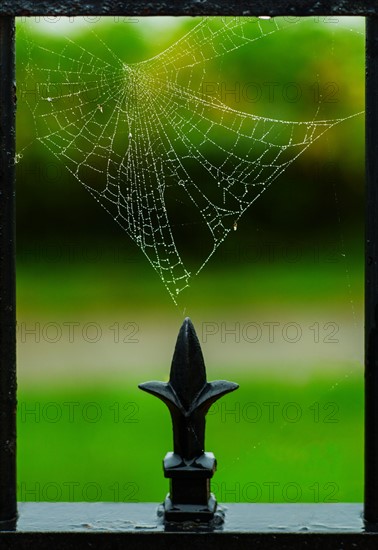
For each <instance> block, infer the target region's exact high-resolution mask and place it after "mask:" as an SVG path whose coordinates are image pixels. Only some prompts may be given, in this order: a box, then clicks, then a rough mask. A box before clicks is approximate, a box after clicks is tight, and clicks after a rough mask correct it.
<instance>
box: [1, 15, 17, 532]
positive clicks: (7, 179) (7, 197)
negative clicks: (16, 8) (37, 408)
mask: <svg viewBox="0 0 378 550" xmlns="http://www.w3.org/2000/svg"><path fill="white" fill-rule="evenodd" d="M14 40H15V24H14V18H13V17H0V527H1V522H9V521H12V520H13V519H14V518H15V517H16V514H17V503H16V294H15V238H14V237H15V232H14V230H15V204H14V203H15V185H14V180H15V167H14V159H15V109H16V88H15V53H14Z"/></svg>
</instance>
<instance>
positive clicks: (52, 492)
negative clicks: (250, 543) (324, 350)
mask: <svg viewBox="0 0 378 550" xmlns="http://www.w3.org/2000/svg"><path fill="white" fill-rule="evenodd" d="M142 378H143V377H142ZM251 378H252V376H248V377H247V376H246V374H245V373H243V374H240V375H238V374H237V373H235V372H234V373H233V376H232V379H235V380H236V381H238V382H239V383H240V389H239V390H238V391H237V392H235V393H234V394H231V395H229V396H227V397H226V398H224V399H223V400H220V401H219V402H218V403H217V404H215V405H214V406H213V409H212V410H211V411H210V412H209V416H208V422H207V442H206V450H208V451H213V452H214V454H215V455H216V457H217V459H218V471H217V473H216V474H215V477H214V480H213V489H214V491H215V492H216V493H217V496H218V499H219V500H222V501H225V502H227V501H231V502H232V501H247V502H252V501H253V502H270V501H273V502H288V501H294V502H296V501H302V502H317V501H320V502H331V501H338V502H344V501H346V502H349V501H362V476H363V473H362V472H363V469H362V464H363V390H362V385H363V380H362V376H359V375H356V374H354V375H350V376H348V375H347V376H345V377H343V378H342V379H340V377H339V376H337V375H333V376H331V375H327V376H326V375H323V376H322V377H320V376H319V377H317V378H315V379H313V380H311V381H307V382H306V383H297V384H295V383H294V384H293V383H292V382H291V383H290V384H289V383H287V382H282V381H271V380H262V379H260V380H259V379H257V380H251ZM140 381H141V378H140V376H139V377H138V378H134V379H133V380H128V381H127V384H125V385H124V387H120V386H119V385H118V386H115V385H114V386H111V385H109V386H105V387H104V386H99V385H97V386H96V385H95V384H92V385H91V384H90V383H89V384H88V386H87V388H83V387H76V388H75V387H66V388H60V389H56V388H54V389H52V388H51V389H49V388H46V387H44V389H43V390H39V391H37V390H31V389H27V388H25V389H21V391H20V395H19V412H18V430H19V444H18V457H19V474H18V485H19V498H20V500H51V501H54V500H62V501H70V500H76V501H82V500H90V501H91V500H102V501H160V500H161V499H162V498H163V497H164V495H165V494H166V492H167V490H168V481H167V480H165V479H164V477H163V472H162V465H161V463H162V458H163V457H164V455H165V453H166V452H167V451H170V450H172V442H171V422H170V418H169V414H168V411H167V410H166V407H165V406H164V405H163V404H162V403H161V402H158V400H156V399H154V398H153V397H151V396H150V395H147V394H144V393H142V392H140V391H139V390H138V389H137V387H136V385H137V382H140ZM267 403H270V405H268V404H267ZM269 409H270V411H271V415H270V416H269ZM273 410H274V413H273V412H272V411H273ZM31 411H34V412H31Z"/></svg>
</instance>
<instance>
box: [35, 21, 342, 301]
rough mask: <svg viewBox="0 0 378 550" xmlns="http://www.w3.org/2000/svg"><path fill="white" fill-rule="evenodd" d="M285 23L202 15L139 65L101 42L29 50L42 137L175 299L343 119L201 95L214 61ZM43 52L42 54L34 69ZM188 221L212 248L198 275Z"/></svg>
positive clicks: (201, 261)
mask: <svg viewBox="0 0 378 550" xmlns="http://www.w3.org/2000/svg"><path fill="white" fill-rule="evenodd" d="M286 26H287V25H286ZM282 28H285V25H283V24H280V23H279V22H277V21H274V22H273V21H270V22H269V25H267V22H265V21H260V20H258V19H255V18H253V19H252V18H227V19H222V20H220V19H219V18H205V19H202V20H201V21H200V22H199V23H198V24H197V25H196V26H195V27H194V28H193V29H192V30H191V31H189V32H188V33H187V34H186V35H185V36H183V37H182V38H181V39H179V40H178V41H176V42H175V43H174V44H173V45H172V46H170V47H169V48H168V49H166V50H165V51H163V52H162V53H160V54H159V55H157V56H155V57H153V58H151V59H149V60H146V61H143V62H139V63H133V64H127V63H125V62H124V61H123V60H122V59H121V58H120V57H119V56H118V55H117V54H116V53H115V52H113V51H112V50H110V49H109V47H108V46H107V45H106V44H105V43H104V42H103V41H102V40H101V39H100V38H99V37H97V46H96V52H95V53H94V52H93V51H90V50H89V49H86V48H84V47H83V46H81V45H80V44H78V43H75V42H74V41H72V40H70V39H67V42H66V45H65V46H64V48H63V49H62V50H61V51H59V52H57V51H53V50H50V49H48V48H46V47H45V46H42V45H38V44H36V43H30V45H29V49H30V52H29V54H30V55H29V61H28V66H27V71H26V73H27V76H26V79H27V80H31V81H33V82H34V83H35V82H37V83H38V84H37V85H38V91H39V93H38V94H37V98H36V99H35V100H34V101H29V108H30V110H31V112H32V114H33V121H34V124H35V132H36V135H37V139H38V140H39V141H41V142H42V143H43V144H44V145H45V146H47V147H48V148H49V150H50V151H51V152H52V153H53V154H54V155H56V156H57V157H59V158H61V159H62V160H63V162H64V164H65V166H66V167H67V169H68V170H69V171H70V172H71V173H72V174H73V175H74V176H75V178H76V179H77V180H78V181H79V182H80V183H81V184H82V185H83V186H84V187H85V188H86V189H87V190H88V191H89V192H90V193H91V195H92V196H93V197H94V198H95V199H96V200H97V201H98V202H99V203H100V204H101V205H102V206H103V207H104V208H105V209H106V210H107V211H108V212H109V213H110V214H111V215H112V217H113V218H114V220H115V221H116V222H117V223H118V224H119V225H120V226H121V227H122V228H123V229H124V230H125V231H126V233H127V234H128V235H129V237H130V238H131V239H132V240H133V241H134V242H135V243H136V244H137V245H138V246H139V247H140V249H141V251H142V252H143V253H144V254H145V256H146V257H147V259H148V260H149V262H150V263H151V265H152V267H153V268H154V269H155V270H156V272H157V273H158V275H159V276H160V278H161V280H162V282H163V283H164V285H165V287H166V289H167V290H168V292H169V294H170V295H171V297H172V299H173V301H174V302H175V303H176V299H177V296H178V295H179V294H180V292H182V290H184V288H186V287H187V286H189V280H190V277H191V276H192V275H194V274H195V273H198V272H199V271H200V270H201V269H202V268H203V267H204V265H205V264H206V263H207V262H208V261H209V259H210V258H211V257H212V255H213V254H214V252H215V250H216V249H217V248H218V247H219V246H220V245H221V243H222V242H223V241H224V240H225V238H226V237H227V235H228V234H229V233H230V232H231V231H233V230H235V229H236V228H237V223H238V220H239V219H240V217H241V216H242V215H243V213H244V212H245V211H246V210H247V209H248V208H249V207H250V206H251V204H252V203H253V202H254V201H255V200H256V199H257V198H258V197H260V196H261V194H262V193H263V192H264V191H265V190H266V189H267V188H268V187H269V186H270V185H271V184H272V182H273V181H274V180H275V179H276V178H277V177H278V176H279V175H281V174H282V173H283V172H284V171H285V170H286V169H287V168H288V166H289V165H290V164H291V163H292V162H293V161H294V160H295V159H297V158H298V156H299V155H301V154H302V153H303V152H304V151H305V150H306V149H307V148H308V147H309V146H310V145H311V144H312V143H313V142H314V141H315V140H316V139H318V138H319V137H320V136H321V135H323V134H324V133H325V132H326V131H327V130H328V129H329V128H331V127H332V126H334V125H336V124H338V123H339V122H341V121H342V120H345V119H335V120H316V119H314V120H311V121H308V122H294V121H284V120H275V119H271V118H265V117H261V116H256V115H253V114H250V113H246V112H242V111H238V110H235V109H234V108H231V107H230V106H228V105H226V104H225V103H224V102H223V101H221V99H219V98H218V97H217V96H216V95H214V94H207V93H205V91H204V90H205V89H206V86H204V83H205V82H206V74H207V73H206V64H207V62H208V61H210V60H214V59H216V58H222V57H223V56H226V55H231V54H232V52H233V51H234V50H237V49H239V48H241V47H243V46H245V45H247V44H249V43H251V42H254V41H255V40H259V39H261V38H263V37H264V36H267V35H269V34H272V33H275V32H278V31H280V30H282ZM37 49H38V50H40V54H43V55H39V58H41V61H42V63H39V64H38V66H35V64H33V53H34V52H35V50H37ZM26 85H27V83H26ZM172 205H173V206H172ZM176 207H177V208H178V209H179V211H180V215H181V220H180V223H178V224H177V223H174V221H175V220H176V218H177V212H176V214H175V212H174V210H175V208H176ZM191 223H196V224H198V223H200V224H202V225H203V231H204V232H206V233H207V236H208V237H210V243H211V244H210V247H209V249H208V250H207V251H206V253H205V257H203V258H201V259H200V261H199V262H198V266H197V267H196V269H195V270H194V271H192V270H189V269H188V268H187V263H186V261H185V259H184V258H183V254H182V252H181V250H180V249H181V247H180V237H179V235H178V233H177V232H176V229H177V228H178V227H179V226H180V225H185V224H187V225H188V226H189V227H190V224H191Z"/></svg>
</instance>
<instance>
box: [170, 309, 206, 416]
mask: <svg viewBox="0 0 378 550" xmlns="http://www.w3.org/2000/svg"><path fill="white" fill-rule="evenodd" d="M169 383H170V385H171V386H172V388H173V389H174V390H175V392H176V394H177V396H178V397H179V399H180V401H181V403H182V405H183V406H184V407H185V408H186V409H189V407H190V406H191V405H192V404H193V401H194V399H195V397H196V396H197V395H198V394H199V392H200V391H201V390H202V389H203V387H204V385H205V384H206V369H205V362H204V359H203V355H202V351H201V346H200V343H199V340H198V337H197V334H196V331H195V330H194V326H193V323H192V322H191V320H190V319H189V317H187V318H186V319H185V320H184V322H183V324H182V326H181V329H180V332H179V335H178V337H177V342H176V347H175V352H174V354H173V359H172V364H171V372H170V377H169Z"/></svg>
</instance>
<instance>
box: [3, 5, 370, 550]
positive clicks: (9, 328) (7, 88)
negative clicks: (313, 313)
mask: <svg viewBox="0 0 378 550" xmlns="http://www.w3.org/2000/svg"><path fill="white" fill-rule="evenodd" d="M37 15H40V16H62V15H64V16H77V15H100V16H101V15H129V16H132V15H139V16H143V15H175V16H182V15H192V16H194V15H254V16H257V15H271V16H282V15H287V16H311V15H338V16H347V15H359V16H365V17H366V18H367V20H366V120H367V123H366V248H365V258H366V272H365V273H366V275H365V277H366V279H365V377H366V384H365V503H364V518H365V529H364V531H363V532H362V531H361V530H359V529H354V531H353V533H349V534H345V533H344V534H343V535H339V536H336V535H335V533H333V534H331V533H330V530H331V529H332V527H331V526H330V527H329V529H327V528H325V533H322V534H315V533H308V534H306V535H305V534H303V533H302V534H301V535H298V534H297V535H293V533H294V531H290V529H289V532H287V531H286V533H280V534H278V533H277V532H275V534H274V535H273V534H272V533H270V534H269V535H263V534H261V533H260V534H258V533H257V532H256V528H255V530H254V532H252V531H251V532H250V533H243V535H238V536H237V537H236V536H235V535H231V534H230V533H231V532H228V533H223V534H221V533H216V534H213V535H210V534H209V533H208V534H207V539H206V544H207V545H208V546H213V545H215V544H216V545H217V546H218V547H219V545H220V544H221V545H222V546H224V547H229V548H233V547H235V548H236V547H238V548H244V545H245V547H247V545H248V547H250V544H251V543H258V544H259V548H268V547H269V548H273V547H278V545H279V547H280V548H282V549H283V548H293V547H295V546H297V545H298V547H300V546H301V545H302V544H305V543H307V544H308V543H310V542H312V543H313V544H314V545H317V544H319V539H321V540H322V542H321V544H322V545H323V546H324V548H325V549H326V548H336V547H337V548H339V547H340V541H341V540H342V541H343V544H344V542H345V544H346V547H349V546H350V547H352V544H354V543H356V542H359V540H360V537H361V536H362V537H363V539H364V545H365V547H366V548H368V547H371V548H373V547H374V548H376V544H377V540H378V215H375V213H376V212H378V4H377V0H319V1H315V0H250V1H248V0H217V1H213V0H204V1H198V0H197V1H196V0H176V1H175V0H166V1H155V2H147V1H144V0H135V1H130V0H129V1H122V0H107V1H106V2H102V1H100V0H92V1H87V2H82V3H78V2H77V0H57V1H53V0H52V1H49V0H0V142H1V150H0V531H6V530H8V532H0V544H1V545H2V548H11V547H12V548H16V547H19V548H24V547H25V546H26V544H30V542H37V540H38V541H39V542H38V546H39V547H40V548H45V547H46V548H50V545H51V544H55V545H57V544H58V545H59V548H69V547H71V544H72V543H73V540H72V539H71V538H67V539H66V538H65V537H64V536H59V534H58V533H55V535H53V534H52V531H56V528H54V522H50V524H49V525H47V526H44V528H43V527H42V526H41V528H40V533H39V537H38V536H37V534H36V533H34V534H27V533H25V532H24V533H18V532H17V531H15V529H16V527H15V520H16V515H17V503H16V337H15V334H16V316H15V303H16V302H15V277H16V274H15V239H14V235H15V167H14V158H15V109H16V95H15V53H14V41H15V34H14V33H15V17H16V16H37ZM35 506H37V507H38V506H40V505H35ZM82 506H83V507H85V505H82ZM119 506H121V507H123V508H122V510H123V511H122V514H123V513H124V512H125V511H126V508H124V506H125V505H119ZM130 506H134V507H135V506H139V507H142V508H143V506H145V505H143V504H139V505H130ZM234 506H235V505H234ZM248 506H252V507H253V506H255V507H256V506H265V505H248ZM269 506H276V505H269ZM286 506H287V507H288V508H287V510H288V509H289V508H290V506H291V505H286ZM314 506H322V505H314ZM323 506H324V505H323ZM335 506H336V505H335ZM142 508H139V510H142ZM128 510H129V512H130V511H131V508H128ZM120 511H121V508H120ZM129 512H128V513H129ZM120 513H121V512H120ZM348 513H350V514H351V515H350V516H349V517H350V518H352V517H353V518H354V517H355V515H356V513H357V512H356V510H354V511H353V512H351V511H349V512H348ZM286 516H287V518H289V517H290V512H289V511H288V512H287V514H286ZM347 517H348V514H346V516H345V518H347ZM42 520H43V518H42ZM282 520H283V518H282V517H281V521H282ZM375 525H377V532H375V527H374V526H375ZM28 529H29V527H27V526H25V527H24V530H26V531H28ZM70 529H72V527H71V528H70V526H69V525H67V528H66V529H60V531H61V534H62V533H64V532H65V531H69V530H70ZM9 530H13V532H9ZM32 530H33V529H32ZM58 530H59V529H58ZM310 530H311V529H310ZM327 530H328V533H327ZM34 531H35V529H34ZM42 531H46V532H45V533H42ZM231 531H232V530H231ZM257 531H258V529H257ZM72 535H73V534H72ZM79 535H80V540H81V542H84V543H85V544H86V545H88V546H89V545H90V544H93V545H94V546H93V547H98V548H100V547H102V545H103V544H104V542H105V540H104V537H106V536H109V537H112V540H113V541H114V547H115V548H117V547H118V545H119V546H121V545H122V546H123V545H124V544H130V542H131V540H132V541H133V543H132V546H133V547H135V548H139V547H142V546H143V547H145V546H146V544H147V546H150V545H151V547H152V545H154V547H155V545H156V547H157V548H159V547H163V545H165V546H164V547H166V548H170V547H171V546H172V548H173V545H174V546H175V547H176V546H177V544H180V543H184V544H186V543H189V541H186V539H187V538H188V537H189V538H190V541H191V542H190V544H192V545H193V547H194V548H197V547H199V545H201V546H202V544H203V542H204V541H203V538H202V537H203V533H200V534H195V533H190V534H188V533H185V534H184V533H180V534H179V535H173V534H172V533H170V534H168V533H161V534H160V535H159V536H157V535H158V534H157V533H155V535H156V536H152V533H151V532H150V534H148V533H146V532H145V531H143V530H142V531H141V532H140V534H139V535H137V534H133V535H132V536H131V539H130V533H126V532H125V533H124V534H118V535H115V534H112V535H110V534H106V535H104V534H102V535H101V536H100V534H94V533H91V534H83V533H80V534H75V537H76V538H74V540H75V541H77V542H79V540H78V537H79ZM177 536H179V537H181V539H180V541H177ZM214 537H215V540H214ZM293 537H294V538H293ZM298 537H299V538H298ZM340 537H341V539H340ZM221 540H222V542H221ZM211 541H213V542H211ZM305 541H306V542H305ZM347 541H349V542H347ZM73 544H75V543H73ZM373 544H374V546H373ZM370 545H371V546H370ZM112 547H113V543H112Z"/></svg>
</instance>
